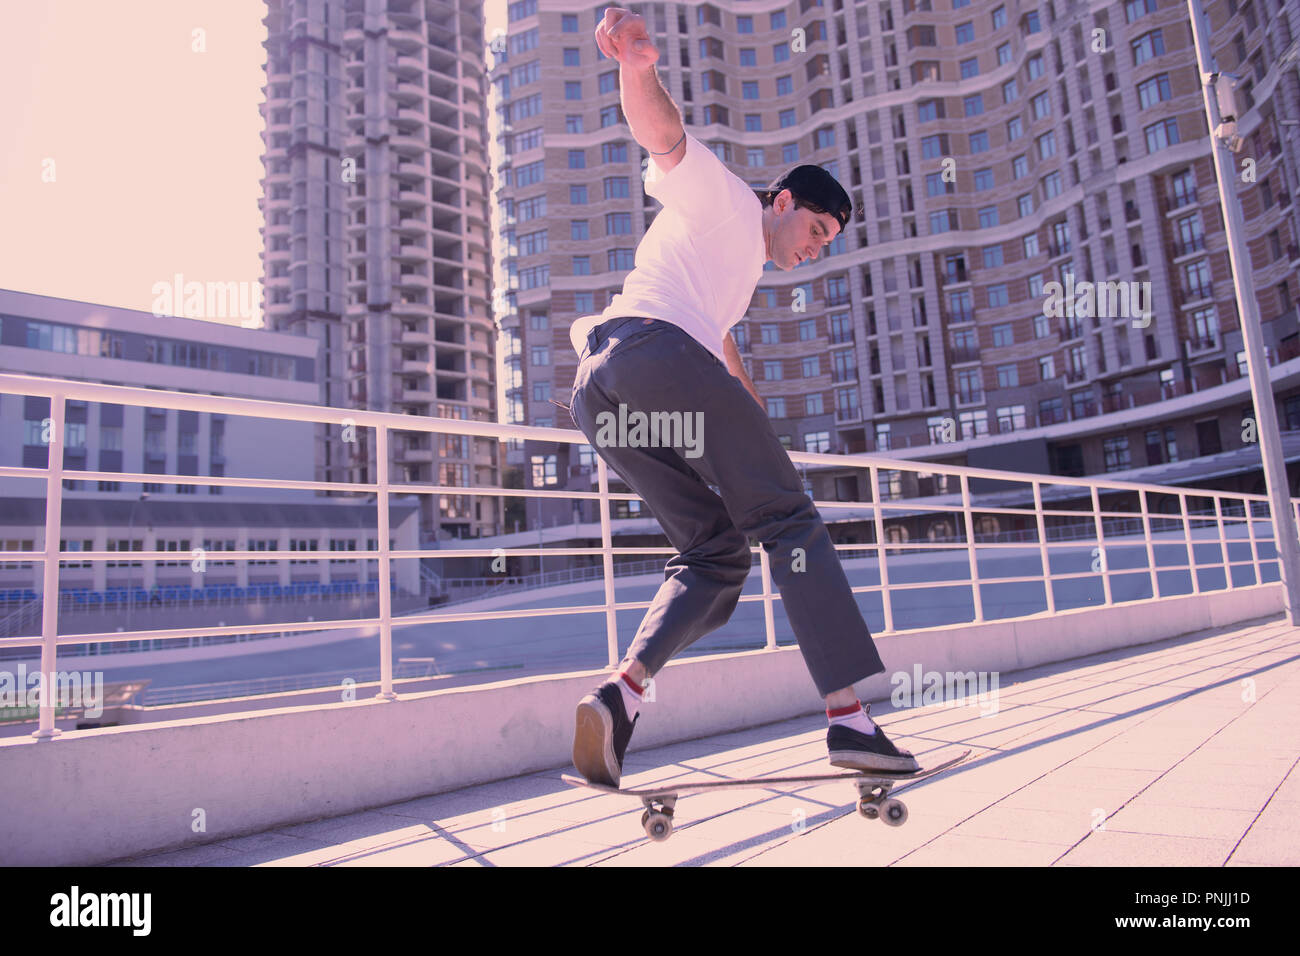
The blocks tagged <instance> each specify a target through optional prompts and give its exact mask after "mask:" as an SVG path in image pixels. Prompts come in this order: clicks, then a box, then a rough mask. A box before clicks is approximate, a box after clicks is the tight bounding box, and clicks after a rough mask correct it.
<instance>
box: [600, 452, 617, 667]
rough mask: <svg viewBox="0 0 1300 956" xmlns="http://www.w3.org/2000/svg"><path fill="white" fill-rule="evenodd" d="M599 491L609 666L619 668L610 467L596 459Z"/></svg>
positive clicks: (606, 642) (606, 641)
mask: <svg viewBox="0 0 1300 956" xmlns="http://www.w3.org/2000/svg"><path fill="white" fill-rule="evenodd" d="M596 480H597V489H598V490H599V491H600V557H601V564H602V565H603V567H604V571H605V644H606V648H607V650H608V654H609V666H610V667H617V666H618V613H617V612H616V611H615V610H614V553H613V548H614V542H613V536H612V534H611V533H610V529H609V466H608V465H606V464H605V459H603V458H600V457H597V459H596Z"/></svg>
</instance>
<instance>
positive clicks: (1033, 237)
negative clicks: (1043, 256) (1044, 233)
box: [1022, 232, 1038, 259]
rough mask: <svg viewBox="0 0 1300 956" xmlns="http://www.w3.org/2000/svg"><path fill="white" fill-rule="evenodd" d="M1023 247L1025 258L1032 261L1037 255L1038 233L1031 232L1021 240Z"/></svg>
mask: <svg viewBox="0 0 1300 956" xmlns="http://www.w3.org/2000/svg"><path fill="white" fill-rule="evenodd" d="M1022 242H1023V244H1024V247H1025V258H1026V259H1032V258H1033V257H1034V256H1036V255H1038V233H1036V232H1031V233H1030V234H1029V235H1027V236H1025V238H1024V239H1023V240H1022Z"/></svg>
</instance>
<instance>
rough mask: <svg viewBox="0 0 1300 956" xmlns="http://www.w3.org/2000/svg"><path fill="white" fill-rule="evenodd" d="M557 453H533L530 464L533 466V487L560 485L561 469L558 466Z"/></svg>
mask: <svg viewBox="0 0 1300 956" xmlns="http://www.w3.org/2000/svg"><path fill="white" fill-rule="evenodd" d="M556 457H557V456H555V455H533V456H532V459H531V461H530V464H531V465H532V467H533V487H534V488H539V487H541V486H542V485H558V484H559V483H560V477H559V471H558V469H557V466H556Z"/></svg>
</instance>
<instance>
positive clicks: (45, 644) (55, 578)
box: [18, 392, 130, 739]
mask: <svg viewBox="0 0 1300 956" xmlns="http://www.w3.org/2000/svg"><path fill="white" fill-rule="evenodd" d="M66 404H67V403H66V401H65V398H64V394H63V392H55V393H54V394H53V395H51V396H50V440H49V442H48V443H47V444H46V446H45V447H46V449H47V454H48V456H49V457H48V458H47V459H46V461H45V465H46V469H45V551H44V561H45V564H44V566H43V570H44V572H45V583H44V585H43V587H44V589H45V590H44V593H43V594H42V595H41V599H42V601H41V603H42V605H43V607H42V613H41V676H40V684H39V685H38V686H39V687H40V691H41V702H40V722H39V723H38V724H37V727H36V730H34V731H32V736H33V737H36V738H37V739H41V738H46V737H57V736H58V735H59V734H61V733H63V731H61V730H59V729H58V728H57V727H55V726H54V715H55V712H56V707H57V702H56V701H55V700H54V694H55V693H56V690H55V688H56V686H57V684H56V682H55V681H54V679H53V678H54V674H55V672H56V671H57V669H58V662H57V659H58V647H59V538H60V529H61V527H62V518H63V421H64V409H65V408H66ZM127 547H128V549H129V547H130V542H127ZM26 689H27V688H25V687H20V688H19V689H18V693H19V694H23V693H24V692H25V691H26ZM23 703H26V701H20V702H19V705H20V706H21V705H22V704H23Z"/></svg>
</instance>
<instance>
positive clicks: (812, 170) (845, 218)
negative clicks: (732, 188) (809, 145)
mask: <svg viewBox="0 0 1300 956" xmlns="http://www.w3.org/2000/svg"><path fill="white" fill-rule="evenodd" d="M783 189H788V190H790V192H791V194H792V195H793V196H794V197H795V199H798V200H799V201H800V203H801V204H802V205H804V206H811V207H815V208H814V209H813V211H814V212H824V213H826V214H827V215H830V216H832V217H834V218H835V219H837V220H838V221H839V224H840V230H841V231H843V229H844V227H845V226H847V225H848V224H849V219H850V218H851V217H852V215H853V200H852V199H850V198H849V194H848V193H846V192H845V191H844V187H843V186H841V185H840V184H839V181H838V180H836V178H835V177H834V176H832V175H831V174H830V173H828V172H827V171H826V170H824V169H822V168H821V167H820V166H812V165H808V164H805V165H803V166H795V167H794V168H793V169H790V170H788V171H787V172H785V173H784V174H782V175H781V176H779V177H778V178H777V179H776V180H775V181H774V182H773V183H772V185H771V186H768V187H767V189H766V190H762V191H763V192H767V193H770V194H771V195H772V196H773V197H775V196H776V194H777V193H779V192H780V191H781V190H783Z"/></svg>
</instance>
